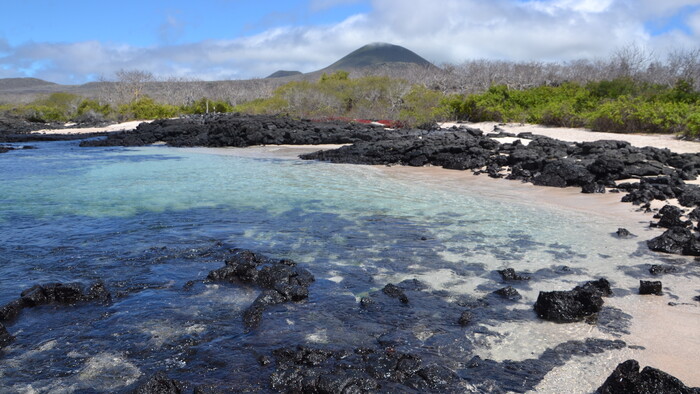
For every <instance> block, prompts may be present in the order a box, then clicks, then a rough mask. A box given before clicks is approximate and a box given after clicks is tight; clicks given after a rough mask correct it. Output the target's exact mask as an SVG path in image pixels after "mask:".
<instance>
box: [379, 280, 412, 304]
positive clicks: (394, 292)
mask: <svg viewBox="0 0 700 394" xmlns="http://www.w3.org/2000/svg"><path fill="white" fill-rule="evenodd" d="M382 293H384V294H386V295H388V296H389V297H391V298H398V299H399V301H401V302H402V303H404V304H408V297H407V296H406V293H404V291H403V290H401V288H400V287H398V286H396V285H395V284H392V283H389V284H387V285H386V286H384V288H383V289H382Z"/></svg>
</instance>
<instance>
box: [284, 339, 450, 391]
mask: <svg viewBox="0 0 700 394" xmlns="http://www.w3.org/2000/svg"><path fill="white" fill-rule="evenodd" d="M273 354H274V356H275V359H276V364H277V369H276V370H275V372H274V373H273V374H272V376H271V377H270V383H271V385H272V388H273V389H274V390H276V391H283V392H295V393H296V392H298V393H302V392H304V393H364V392H377V391H379V390H380V388H381V391H382V392H385V391H390V392H407V391H408V392H412V391H419V392H455V391H457V390H458V389H457V388H458V387H459V386H458V383H459V381H460V379H459V377H458V376H457V375H456V374H455V373H454V372H452V371H450V370H449V369H447V368H445V367H442V366H439V365H436V364H427V365H425V364H424V363H423V361H422V360H421V358H420V357H419V356H417V355H414V354H410V353H402V352H397V351H394V350H378V351H377V350H373V349H367V348H362V349H355V350H354V351H345V350H340V351H333V350H325V349H315V348H309V347H303V346H298V347H296V348H282V349H277V350H275V351H274V352H273ZM390 388H391V389H390Z"/></svg>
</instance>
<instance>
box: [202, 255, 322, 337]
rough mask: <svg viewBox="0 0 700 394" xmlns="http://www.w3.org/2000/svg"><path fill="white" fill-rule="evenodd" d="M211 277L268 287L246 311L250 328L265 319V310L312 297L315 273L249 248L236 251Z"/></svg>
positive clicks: (246, 319)
mask: <svg viewBox="0 0 700 394" xmlns="http://www.w3.org/2000/svg"><path fill="white" fill-rule="evenodd" d="M207 279H208V280H212V281H228V282H231V283H248V284H254V285H257V286H259V287H261V288H263V289H265V290H264V291H263V292H262V293H261V294H260V295H259V296H258V297H257V298H256V299H255V301H254V302H253V304H252V305H251V306H250V307H248V308H247V309H246V310H245V312H244V313H243V323H244V325H245V327H246V329H247V330H251V329H253V328H256V327H257V326H258V325H259V324H260V322H261V321H262V314H263V312H264V311H265V309H266V308H267V307H269V306H272V305H277V304H281V303H283V302H290V301H303V300H305V299H307V298H308V296H309V286H310V285H311V283H313V282H314V280H315V279H314V276H313V275H312V274H311V273H310V272H309V271H307V270H306V269H303V268H301V267H298V266H297V265H296V263H295V262H293V261H291V260H272V259H269V258H267V257H265V256H262V255H260V254H256V253H254V252H251V251H249V250H239V249H237V250H234V251H233V253H232V254H231V256H229V257H228V258H227V259H226V265H225V266H224V267H222V268H219V269H216V270H214V271H211V272H209V275H208V276H207Z"/></svg>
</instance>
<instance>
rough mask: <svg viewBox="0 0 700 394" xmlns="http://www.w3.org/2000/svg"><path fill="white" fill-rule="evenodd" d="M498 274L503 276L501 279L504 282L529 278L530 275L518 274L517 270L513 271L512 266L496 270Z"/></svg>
mask: <svg viewBox="0 0 700 394" xmlns="http://www.w3.org/2000/svg"><path fill="white" fill-rule="evenodd" d="M498 274H499V275H501V278H503V280H504V281H506V282H510V281H521V280H530V277H529V276H528V275H520V274H518V273H517V272H515V270H514V269H513V268H506V269H504V270H498Z"/></svg>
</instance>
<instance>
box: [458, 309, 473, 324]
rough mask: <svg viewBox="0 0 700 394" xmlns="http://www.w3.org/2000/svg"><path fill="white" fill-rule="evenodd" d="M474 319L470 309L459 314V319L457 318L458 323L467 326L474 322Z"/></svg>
mask: <svg viewBox="0 0 700 394" xmlns="http://www.w3.org/2000/svg"><path fill="white" fill-rule="evenodd" d="M472 320H474V314H473V313H471V312H469V311H464V312H462V314H461V315H459V320H457V323H459V325H460V326H467V325H469V323H471V322H472Z"/></svg>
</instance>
